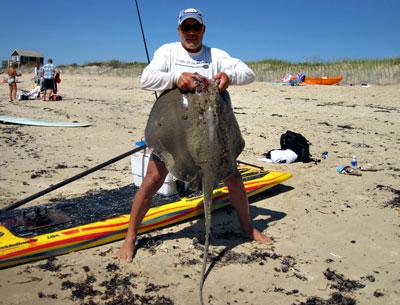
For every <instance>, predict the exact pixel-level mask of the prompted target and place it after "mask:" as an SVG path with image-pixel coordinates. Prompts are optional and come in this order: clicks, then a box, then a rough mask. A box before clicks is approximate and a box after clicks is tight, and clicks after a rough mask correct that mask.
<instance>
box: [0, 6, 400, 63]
mask: <svg viewBox="0 0 400 305" xmlns="http://www.w3.org/2000/svg"><path fill="white" fill-rule="evenodd" d="M138 3H139V7H140V12H141V17H142V22H143V25H144V30H145V35H146V40H147V43H148V49H149V53H150V57H152V54H153V52H154V51H155V50H156V49H157V48H158V47H159V46H160V45H162V44H163V43H167V42H172V41H177V40H178V35H177V32H176V28H177V15H178V12H179V10H180V9H182V8H187V7H197V8H199V9H201V10H202V11H203V13H204V15H205V18H206V26H207V28H206V34H205V38H204V43H205V44H207V45H209V46H213V47H218V48H221V49H224V50H225V51H227V52H228V53H230V54H231V56H233V57H237V58H241V59H243V60H246V61H248V60H260V59H283V60H288V61H292V62H303V61H310V60H311V61H312V60H323V61H332V60H340V59H366V58H367V59H377V58H386V57H396V56H400V23H399V21H398V20H399V16H400V1H398V0H330V1H323V0H303V1H299V0H285V1H279V0H275V1H272V0H271V1H270V0H257V1H256V0H255V1H252V0H247V1H233V0H218V1H215V0H202V1H200V0H198V1H194V0H193V1H182V0H138ZM0 11H1V12H3V14H2V24H3V31H1V34H0V39H1V44H0V59H8V58H9V56H10V53H11V52H12V51H13V50H14V49H17V48H19V49H28V50H37V51H40V52H42V53H43V54H44V56H45V57H46V58H48V57H52V58H53V59H54V61H55V63H56V64H71V63H78V64H82V63H86V62H90V61H103V60H111V59H117V60H121V61H142V62H145V61H146V55H145V51H144V46H143V41H142V36H141V33H140V27H139V22H138V17H137V13H136V7H135V2H134V0H52V1H50V0H35V1H33V0H19V1H1V3H0Z"/></svg>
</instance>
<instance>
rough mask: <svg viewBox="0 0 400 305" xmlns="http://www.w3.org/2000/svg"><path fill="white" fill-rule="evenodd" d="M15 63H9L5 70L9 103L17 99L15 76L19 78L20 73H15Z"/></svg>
mask: <svg viewBox="0 0 400 305" xmlns="http://www.w3.org/2000/svg"><path fill="white" fill-rule="evenodd" d="M17 66H18V65H17V63H16V62H14V63H10V66H9V68H8V70H7V74H8V80H7V82H8V87H9V89H10V92H9V97H10V100H9V101H10V102H12V101H14V100H16V99H17V76H21V74H20V73H18V72H17Z"/></svg>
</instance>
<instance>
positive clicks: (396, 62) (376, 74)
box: [247, 57, 400, 84]
mask: <svg viewBox="0 0 400 305" xmlns="http://www.w3.org/2000/svg"><path fill="white" fill-rule="evenodd" d="M247 64H248V65H249V66H250V67H251V68H252V69H253V70H254V72H255V73H256V75H257V80H258V81H267V82H273V81H280V79H281V78H282V77H283V76H284V75H285V74H286V73H291V74H296V73H298V72H302V73H304V74H305V75H306V76H309V77H321V76H327V77H335V76H338V75H342V76H343V81H342V82H341V83H342V84H358V83H373V84H392V83H400V57H396V58H388V59H380V60H342V61H336V62H327V63H323V62H313V63H307V62H305V63H291V62H287V61H282V60H262V61H256V62H247Z"/></svg>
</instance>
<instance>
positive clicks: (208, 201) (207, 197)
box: [199, 177, 214, 305]
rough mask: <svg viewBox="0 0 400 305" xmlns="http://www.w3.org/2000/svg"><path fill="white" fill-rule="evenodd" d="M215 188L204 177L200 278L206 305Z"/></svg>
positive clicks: (212, 183)
mask: <svg viewBox="0 0 400 305" xmlns="http://www.w3.org/2000/svg"><path fill="white" fill-rule="evenodd" d="M213 188H214V182H213V181H210V179H207V178H205V177H203V194H204V202H203V205H204V219H205V225H206V229H205V243H204V253H203V266H202V269H201V279H200V291H199V292H200V304H201V305H204V300H203V286H204V281H205V272H206V267H207V257H208V248H209V245H210V231H211V210H212V209H211V205H212V192H213Z"/></svg>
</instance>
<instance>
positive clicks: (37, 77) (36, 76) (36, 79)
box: [33, 62, 40, 85]
mask: <svg viewBox="0 0 400 305" xmlns="http://www.w3.org/2000/svg"><path fill="white" fill-rule="evenodd" d="M33 81H34V82H35V84H36V85H40V62H37V63H36V66H35V69H34V70H33Z"/></svg>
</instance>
